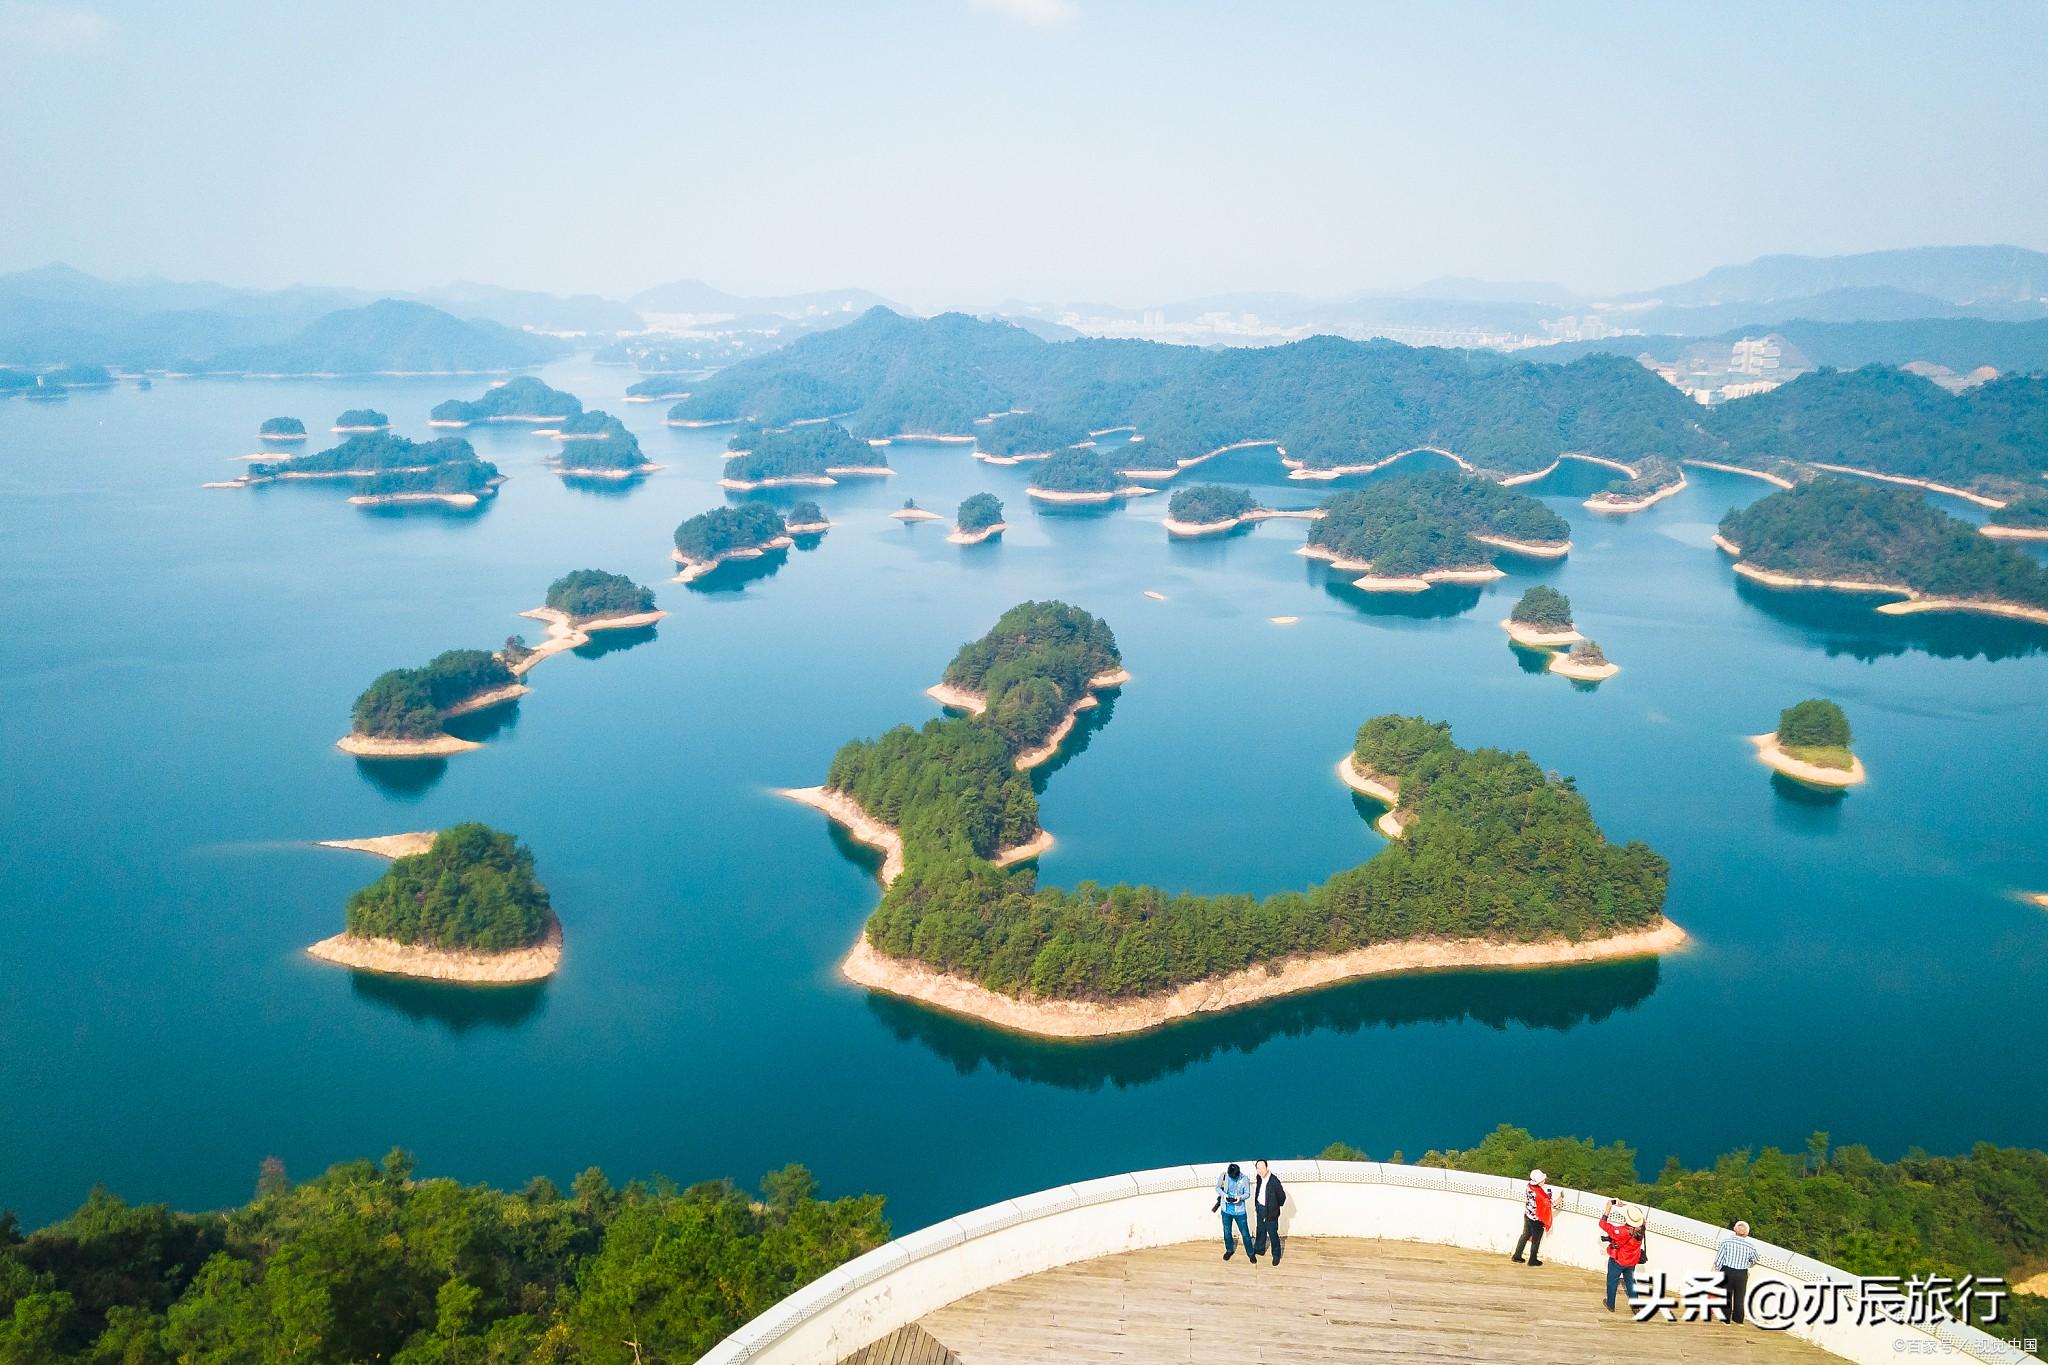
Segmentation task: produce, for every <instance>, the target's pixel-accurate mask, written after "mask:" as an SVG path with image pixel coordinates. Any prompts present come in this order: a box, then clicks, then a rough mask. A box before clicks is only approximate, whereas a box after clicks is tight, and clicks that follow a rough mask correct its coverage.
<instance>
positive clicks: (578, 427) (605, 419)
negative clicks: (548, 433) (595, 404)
mask: <svg viewBox="0 0 2048 1365" xmlns="http://www.w3.org/2000/svg"><path fill="white" fill-rule="evenodd" d="M555 430H556V431H558V432H560V433H561V434H562V435H564V436H582V437H599V436H630V435H631V434H632V433H631V432H629V431H627V430H626V424H625V423H624V422H621V421H620V420H619V419H618V418H616V417H614V416H612V415H611V414H610V413H608V412H606V411H605V410H604V409H603V408H586V409H584V410H583V411H582V412H579V413H577V414H576V415H575V416H574V417H570V418H567V419H565V420H563V421H562V422H559V423H557V424H556V426H555Z"/></svg>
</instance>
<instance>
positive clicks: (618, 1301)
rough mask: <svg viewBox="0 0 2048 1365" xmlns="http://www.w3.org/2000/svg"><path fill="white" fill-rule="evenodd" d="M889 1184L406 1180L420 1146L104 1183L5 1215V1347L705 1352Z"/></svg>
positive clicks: (147, 1358)
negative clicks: (35, 1223) (237, 1176)
mask: <svg viewBox="0 0 2048 1365" xmlns="http://www.w3.org/2000/svg"><path fill="white" fill-rule="evenodd" d="M888 1236H889V1225H888V1223H887V1222H886V1221H884V1219H883V1217H882V1201H881V1200H880V1199H879V1198H876V1197H874V1196H860V1197H856V1198H850V1199H840V1200H832V1201H824V1200H820V1199H818V1198H817V1197H816V1191H815V1185H814V1184H813V1182H812V1180H811V1177H810V1175H809V1173H808V1172H806V1171H804V1170H803V1169H802V1168H801V1167H796V1166H791V1167H787V1168H785V1169H783V1170H780V1171H776V1172H774V1173H772V1174H770V1175H769V1176H768V1177H767V1178H766V1180H764V1181H763V1183H762V1188H761V1191H760V1193H759V1195H758V1196H751V1195H749V1194H748V1193H746V1192H745V1191H742V1190H740V1189H737V1188H735V1187H734V1186H733V1185H731V1184H730V1183H728V1182H724V1181H713V1182H708V1183H705V1184H701V1185H695V1186H692V1187H690V1188H689V1189H678V1188H677V1187H676V1186H675V1185H674V1184H672V1183H671V1182H669V1181H667V1180H664V1179H660V1178H657V1179H655V1180H653V1181H652V1182H645V1183H643V1182H638V1181H636V1182H634V1183H632V1184H629V1185H627V1186H625V1187H624V1188H623V1189H617V1188H614V1187H613V1185H612V1184H611V1182H610V1181H609V1180H607V1179H606V1178H605V1176H604V1174H603V1173H602V1172H600V1171H598V1170H596V1169H594V1168H593V1169H591V1170H587V1171H585V1172H584V1173H583V1174H582V1175H580V1176H578V1177H576V1179H575V1181H574V1182H573V1184H572V1185H571V1187H570V1191H569V1193H568V1194H566V1195H565V1194H564V1193H563V1192H562V1191H561V1190H559V1189H558V1188H557V1187H556V1186H555V1185H554V1183H553V1182H552V1181H549V1180H546V1179H536V1180H534V1181H533V1182H532V1183H531V1184H529V1185H527V1186H526V1188H525V1189H524V1190H521V1191H519V1192H516V1193H513V1192H508V1191H501V1190H494V1189H491V1188H489V1187H487V1186H483V1185H471V1186H464V1185H458V1184H457V1183H456V1182H454V1181H452V1180H445V1179H443V1180H427V1179H416V1178H414V1175H413V1162H412V1158H411V1157H410V1156H409V1155H407V1154H406V1153H404V1152H401V1151H393V1152H392V1153H391V1154H390V1155H389V1156H387V1157H386V1158H385V1159H384V1161H383V1163H382V1164H381V1165H373V1164H372V1163H370V1162H368V1161H354V1162H349V1163H347V1164H344V1165H339V1166H336V1167H334V1168H333V1169H331V1170H329V1171H328V1172H327V1173H326V1174H325V1175H322V1176H320V1177H318V1178H317V1179H314V1180H310V1181H307V1182H305V1183H303V1184H296V1185H295V1184H293V1183H292V1181H291V1180H290V1178H289V1177H288V1176H287V1174H286V1173H285V1170H284V1168H283V1166H282V1165H281V1164H279V1163H278V1162H276V1161H274V1160H273V1161H266V1162H265V1163H264V1165H263V1170H262V1173H261V1175H260V1176H259V1177H258V1180H257V1185H256V1195H255V1198H254V1199H252V1200H251V1201H250V1202H249V1203H247V1204H245V1205H243V1206H241V1207H240V1208H234V1209H229V1210H226V1211H225V1212H219V1213H200V1214H183V1213H174V1212H172V1211H171V1210H170V1209H168V1208H166V1207H165V1206H164V1205H161V1204H150V1205H135V1206H131V1205H128V1204H125V1203H123V1202H122V1201H121V1200H119V1199H117V1198H115V1197H114V1196H112V1195H110V1194H107V1193H105V1192H104V1191H95V1192H94V1194H93V1196H92V1198H91V1199H90V1200H88V1201H87V1203H86V1204H85V1205H84V1206H83V1207H81V1208H80V1209H79V1210H78V1212H76V1213H74V1214H73V1215H72V1216H71V1217H69V1218H67V1219H65V1220H64V1221H63V1222H60V1223H56V1224H53V1225H52V1226H50V1227H47V1228H43V1229H40V1230H38V1231H36V1232H33V1233H30V1234H28V1235H27V1236H26V1237H24V1236H23V1235H22V1234H21V1233H20V1231H19V1229H18V1228H17V1227H16V1226H15V1224H14V1222H13V1220H12V1218H11V1217H10V1216H0V1361H6V1362H7V1363H8V1365H188V1363H189V1365H200V1363H201V1362H204V1363H205V1365H274V1363H275V1362H292V1363H293V1365H359V1362H363V1361H380V1360H388V1361H391V1362H393V1365H635V1361H636V1355H635V1351H634V1347H633V1346H632V1345H630V1344H629V1343H633V1342H637V1343H638V1345H639V1354H638V1357H637V1358H638V1360H640V1361H644V1362H647V1365H653V1363H654V1362H657V1361H659V1362H684V1361H691V1360H695V1359H697V1358H698V1357H699V1356H701V1355H703V1354H704V1352H706V1351H707V1350H709V1349H710V1348H711V1347H712V1346H713V1345H715V1344H716V1343H717V1342H718V1341H719V1340H720V1339H721V1338H723V1337H724V1336H726V1335H727V1334H728V1333H730V1332H731V1331H733V1330H734V1329H735V1328H737V1327H739V1326H740V1325H742V1324H743V1323H745V1322H747V1321H748V1320H749V1319H751V1318H753V1317H755V1316H756V1315H758V1314H760V1313H761V1312H763V1311H764V1310H766V1309H767V1308H769V1307H770V1306H772V1305H773V1304H774V1303H776V1302H777V1301H778V1300H780V1299H782V1298H784V1297H786V1296H787V1295H789V1294H790V1293H792V1292H794V1291H795V1290H796V1289H798V1288H799V1287H801V1286H802V1285H804V1284H807V1283H809V1282H810V1281H812V1280H814V1279H816V1278H817V1277H818V1276H820V1275H822V1274H824V1273H825V1272H826V1271H828V1270H831V1269H832V1268H833V1267H835V1266H837V1265H839V1264H841V1263H842V1262H844V1261H847V1260H850V1259H851V1258H853V1257H855V1256H857V1255H859V1254H860V1253H862V1252H864V1251H868V1250H871V1249H872V1248H874V1247H876V1246H879V1245H881V1244H882V1243H883V1242H884V1241H886V1240H887V1239H888Z"/></svg>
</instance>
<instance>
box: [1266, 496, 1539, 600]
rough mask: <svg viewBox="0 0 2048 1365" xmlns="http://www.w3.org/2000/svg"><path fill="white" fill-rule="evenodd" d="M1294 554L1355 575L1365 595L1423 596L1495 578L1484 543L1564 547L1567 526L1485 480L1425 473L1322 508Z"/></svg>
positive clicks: (1498, 572)
mask: <svg viewBox="0 0 2048 1365" xmlns="http://www.w3.org/2000/svg"><path fill="white" fill-rule="evenodd" d="M1321 511H1322V513H1323V515H1322V516H1321V517H1320V518H1318V519H1317V520H1316V522H1315V524H1314V525H1312V526H1311V527H1310V528H1309V533H1308V543H1307V544H1305V545H1303V546H1302V548H1301V549H1300V550H1299V551H1297V552H1296V553H1298V554H1302V555H1305V556H1307V557H1309V558H1311V559H1320V560H1324V561H1325V562H1327V563H1328V564H1329V565H1330V566H1331V567H1332V568H1334V569H1336V570H1338V571H1340V572H1343V573H1354V574H1358V575H1360V577H1358V578H1357V579H1355V580H1354V581H1353V586H1354V587H1357V588H1359V589H1361V590H1362V591H1366V592H1424V591H1427V590H1428V589H1429V588H1431V587H1433V586H1434V585H1436V584H1439V583H1484V582H1487V581H1489V580H1491V579H1495V578H1500V577H1502V576H1504V575H1503V571H1502V570H1501V569H1500V568H1498V567H1496V566H1495V565H1494V563H1493V558H1492V555H1493V550H1494V548H1495V547H1494V546H1490V545H1489V544H1488V543H1486V541H1485V540H1484V539H1483V538H1485V537H1492V538H1497V539H1501V540H1507V541H1513V542H1517V543H1519V544H1525V545H1535V546H1560V545H1562V546H1569V544H1570V536H1571V527H1570V526H1569V525H1568V524H1567V523H1566V522H1565V520H1564V518H1562V517H1560V516H1558V515H1557V514H1556V513H1555V512H1553V511H1551V510H1550V509H1549V508H1548V507H1545V506H1544V505H1543V504H1542V503H1540V502H1538V501H1537V500H1536V499H1535V498H1532V497H1530V496H1529V495H1528V494H1526V493H1520V492H1517V491H1515V490H1514V489H1511V488H1506V487H1503V486H1502V485H1501V484H1499V483H1496V482H1494V481H1492V480H1490V479H1481V478H1472V477H1469V476H1466V475H1463V474H1459V473H1457V472H1455V471H1452V470H1431V471H1430V472H1428V473H1425V474H1417V475H1414V476H1412V477H1406V478H1400V479H1389V480H1387V481H1384V482H1382V483H1377V484H1374V485H1373V486H1371V487H1369V488H1363V489H1360V490H1358V491H1357V492H1353V493H1339V494H1338V495H1337V496H1335V497H1333V498H1331V499H1329V500H1328V501H1327V502H1325V503H1324V504H1323V505H1322V508H1321Z"/></svg>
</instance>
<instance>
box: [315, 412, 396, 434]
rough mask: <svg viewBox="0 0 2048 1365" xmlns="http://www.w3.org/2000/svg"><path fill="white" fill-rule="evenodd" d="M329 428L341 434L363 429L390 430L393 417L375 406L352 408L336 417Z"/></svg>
mask: <svg viewBox="0 0 2048 1365" xmlns="http://www.w3.org/2000/svg"><path fill="white" fill-rule="evenodd" d="M328 430H330V431H333V432H335V433H337V434H339V435H349V434H352V433H355V432H363V431H389V430H391V419H390V418H389V417H386V416H385V415H384V414H383V413H381V412H379V411H377V410H376V409H375V408H350V409H349V410H348V411H347V412H344V413H342V414H341V416H339V417H337V418H335V419H334V425H333V426H332V427H330V428H328Z"/></svg>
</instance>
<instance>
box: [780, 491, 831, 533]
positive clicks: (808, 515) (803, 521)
mask: <svg viewBox="0 0 2048 1365" xmlns="http://www.w3.org/2000/svg"><path fill="white" fill-rule="evenodd" d="M828 520H829V518H828V517H826V515H825V509H824V508H822V507H820V506H818V504H817V503H815V502H813V501H811V500H810V499H809V498H802V499H800V500H798V501H796V502H793V503H791V504H790V505H789V510H788V511H786V512H784V513H783V514H782V524H783V525H784V527H790V526H822V525H824V524H825V523H826V522H827V521H828Z"/></svg>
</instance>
